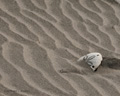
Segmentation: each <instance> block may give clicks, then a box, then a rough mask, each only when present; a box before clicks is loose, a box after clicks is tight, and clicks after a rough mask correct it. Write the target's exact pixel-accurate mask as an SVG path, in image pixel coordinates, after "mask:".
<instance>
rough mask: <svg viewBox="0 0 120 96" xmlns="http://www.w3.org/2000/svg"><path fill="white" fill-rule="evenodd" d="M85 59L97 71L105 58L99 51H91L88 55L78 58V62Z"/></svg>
mask: <svg viewBox="0 0 120 96" xmlns="http://www.w3.org/2000/svg"><path fill="white" fill-rule="evenodd" d="M82 60H83V61H85V62H86V63H87V64H88V65H90V67H91V68H92V70H93V71H96V70H97V68H98V67H99V65H100V64H101V61H102V60H103V58H102V55H101V54H100V53H98V52H94V53H89V54H87V55H84V56H82V57H81V58H79V59H78V62H80V61H82Z"/></svg>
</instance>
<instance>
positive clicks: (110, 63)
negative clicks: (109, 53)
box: [101, 57, 120, 70]
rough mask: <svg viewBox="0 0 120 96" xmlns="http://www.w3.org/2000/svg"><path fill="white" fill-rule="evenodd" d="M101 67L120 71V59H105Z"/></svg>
mask: <svg viewBox="0 0 120 96" xmlns="http://www.w3.org/2000/svg"><path fill="white" fill-rule="evenodd" d="M101 66H102V67H107V68H112V69H117V70H120V59H117V58H109V57H103V61H102V63H101Z"/></svg>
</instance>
